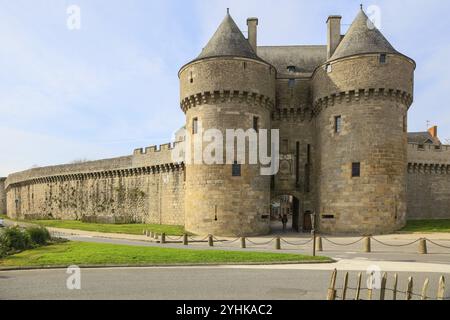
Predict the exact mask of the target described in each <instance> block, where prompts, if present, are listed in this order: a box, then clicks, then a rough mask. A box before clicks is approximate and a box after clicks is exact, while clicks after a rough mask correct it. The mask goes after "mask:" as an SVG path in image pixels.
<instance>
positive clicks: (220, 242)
mask: <svg viewBox="0 0 450 320" xmlns="http://www.w3.org/2000/svg"><path fill="white" fill-rule="evenodd" d="M240 239H241V238H236V239H234V240H220V239H217V238H216V237H214V240H215V241H218V243H217V244H216V243H215V244H216V245H217V246H218V247H221V246H225V245H229V244H233V243H235V242H237V241H239V240H240Z"/></svg>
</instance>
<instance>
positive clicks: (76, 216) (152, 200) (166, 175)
mask: <svg viewBox="0 0 450 320" xmlns="http://www.w3.org/2000/svg"><path fill="white" fill-rule="evenodd" d="M155 149H158V148H155ZM166 149H167V150H166ZM158 150H160V151H156V153H157V155H158V156H155V157H153V158H152V156H151V153H150V152H149V153H146V154H144V153H139V152H135V155H134V156H128V157H122V158H116V159H108V160H100V161H92V162H86V163H82V164H72V165H61V166H53V167H45V168H36V169H32V170H28V171H25V172H21V173H16V174H12V175H10V176H9V177H8V179H7V180H6V184H7V186H6V188H7V189H6V191H7V208H8V216H9V217H11V218H19V219H61V220H83V221H89V222H102V223H141V222H144V223H155V224H169V225H184V176H185V175H184V165H182V164H176V163H168V161H169V159H170V157H169V156H168V154H170V150H171V147H169V145H163V146H161V147H160V148H159V149H158ZM133 164H134V166H133ZM0 187H1V185H0ZM0 189H1V188H0ZM0 194H1V193H0Z"/></svg>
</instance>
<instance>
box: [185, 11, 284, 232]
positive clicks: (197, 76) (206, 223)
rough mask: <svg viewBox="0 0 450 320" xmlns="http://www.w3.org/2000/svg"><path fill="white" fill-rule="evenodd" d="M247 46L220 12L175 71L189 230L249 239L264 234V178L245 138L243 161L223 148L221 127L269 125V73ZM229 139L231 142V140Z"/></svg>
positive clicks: (269, 68)
mask: <svg viewBox="0 0 450 320" xmlns="http://www.w3.org/2000/svg"><path fill="white" fill-rule="evenodd" d="M253 20H254V19H253ZM253 20H252V21H251V22H253V24H252V25H255V23H254V21H253ZM250 43H251V42H249V41H248V40H247V39H246V38H245V37H244V36H243V34H242V33H241V31H240V30H239V28H238V26H237V25H236V23H235V22H234V21H233V19H232V18H231V16H230V15H229V14H227V15H226V17H225V19H224V21H223V22H222V24H221V25H220V27H219V28H218V30H217V31H216V33H215V34H214V36H213V37H212V39H211V40H210V41H209V43H208V44H207V46H206V47H205V48H204V49H203V51H202V53H201V54H200V56H199V57H198V58H197V59H195V60H194V61H192V62H190V63H188V64H187V65H185V66H184V67H182V68H181V70H180V72H179V78H180V87H181V107H182V109H183V111H184V112H185V114H186V138H187V139H186V140H187V142H186V144H187V146H190V148H188V149H187V153H186V157H185V159H186V160H185V161H186V195H185V215H186V217H185V221H186V223H185V227H186V230H187V231H189V232H193V233H196V234H214V235H220V236H241V235H246V236H249V235H262V234H266V233H268V232H269V231H270V226H269V223H270V221H269V220H270V219H269V217H270V176H263V175H261V173H260V165H259V164H250V163H249V158H248V153H249V152H248V150H249V143H248V140H247V139H245V140H246V141H247V142H246V152H245V153H246V161H245V163H240V162H241V161H240V159H239V158H238V157H237V156H236V155H235V154H236V152H234V153H233V152H231V151H230V150H229V149H230V148H226V145H227V144H230V139H229V138H228V139H227V131H228V133H230V131H229V130H233V132H234V130H238V129H241V130H243V132H247V133H248V131H247V130H249V129H256V131H258V130H261V129H270V127H271V123H270V121H271V118H270V110H271V108H272V107H273V104H274V99H275V77H276V70H275V68H273V67H272V66H271V65H270V64H268V63H266V62H265V61H263V60H262V59H260V58H259V57H258V56H257V54H256V52H255V49H256V47H255V49H254V48H252V46H251V44H250ZM217 137H222V138H220V139H219V138H217ZM218 140H221V141H218ZM233 140H235V143H233ZM233 140H232V141H231V145H236V144H237V141H238V139H233ZM213 146H215V148H214V147H213ZM236 149H237V148H236ZM189 150H190V151H189ZM227 154H228V155H229V156H228V157H227ZM230 154H231V155H230ZM235 161H236V162H235ZM258 163H259V162H258Z"/></svg>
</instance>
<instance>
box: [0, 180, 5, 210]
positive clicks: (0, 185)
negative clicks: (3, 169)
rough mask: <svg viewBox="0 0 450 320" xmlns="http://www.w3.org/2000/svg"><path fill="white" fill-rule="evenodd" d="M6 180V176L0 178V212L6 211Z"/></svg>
mask: <svg viewBox="0 0 450 320" xmlns="http://www.w3.org/2000/svg"><path fill="white" fill-rule="evenodd" d="M5 180H6V178H0V214H5V213H6V190H5Z"/></svg>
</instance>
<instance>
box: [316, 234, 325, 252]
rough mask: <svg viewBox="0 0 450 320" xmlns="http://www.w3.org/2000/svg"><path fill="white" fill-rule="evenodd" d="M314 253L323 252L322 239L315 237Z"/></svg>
mask: <svg viewBox="0 0 450 320" xmlns="http://www.w3.org/2000/svg"><path fill="white" fill-rule="evenodd" d="M316 251H317V252H322V251H323V244H322V237H316Z"/></svg>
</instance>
